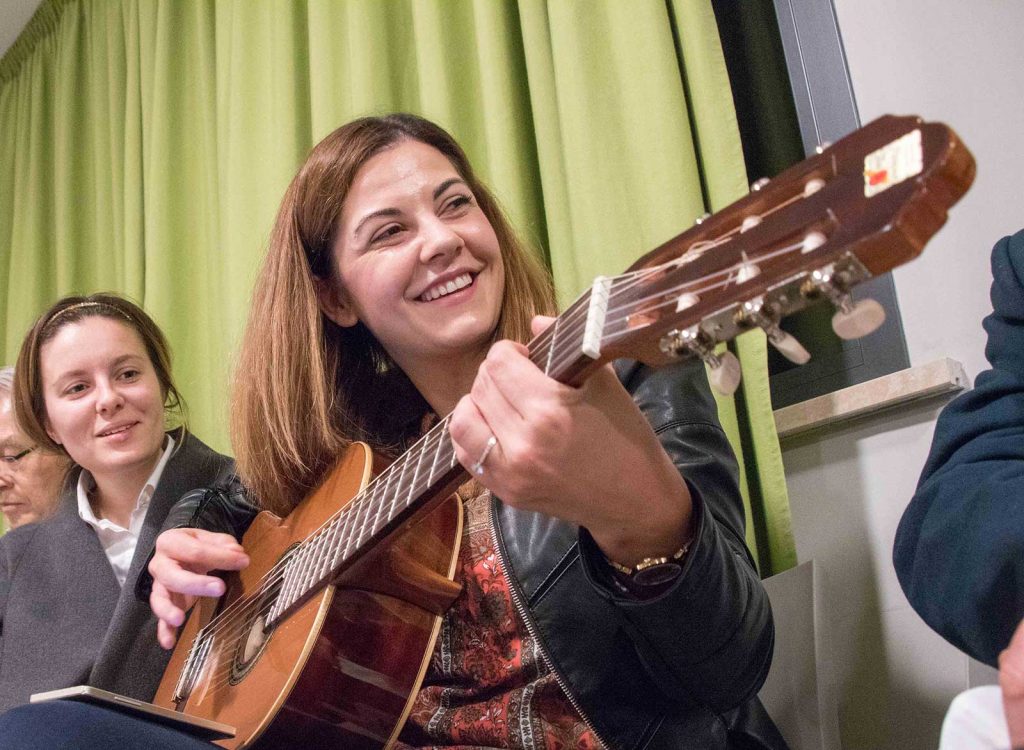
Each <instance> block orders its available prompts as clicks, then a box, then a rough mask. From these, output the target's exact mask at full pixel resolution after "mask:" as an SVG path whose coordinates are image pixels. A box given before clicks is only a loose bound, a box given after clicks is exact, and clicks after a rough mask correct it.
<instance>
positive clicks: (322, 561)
mask: <svg viewBox="0 0 1024 750" xmlns="http://www.w3.org/2000/svg"><path fill="white" fill-rule="evenodd" d="M327 532H328V528H327V527H326V526H322V527H321V528H320V529H319V530H318V531H317V532H316V546H315V553H316V554H315V557H314V562H315V565H314V568H313V582H314V583H316V582H317V581H319V580H320V579H321V578H323V577H324V573H326V572H327V571H328V569H329V568H330V567H331V561H330V557H328V555H327V554H326V547H327Z"/></svg>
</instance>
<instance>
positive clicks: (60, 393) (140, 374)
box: [0, 294, 233, 708]
mask: <svg viewBox="0 0 1024 750" xmlns="http://www.w3.org/2000/svg"><path fill="white" fill-rule="evenodd" d="M13 392H14V405H15V409H16V412H17V417H18V422H19V424H20V425H21V429H22V430H23V431H24V435H22V438H23V442H25V443H26V445H27V446H31V447H33V448H34V449H35V450H33V452H36V451H38V452H40V453H43V452H46V453H51V454H57V455H61V456H64V457H65V458H64V461H67V460H68V459H70V461H71V462H73V468H72V469H71V470H70V472H69V473H68V478H67V480H66V481H65V483H64V489H63V491H62V492H61V494H60V497H59V498H58V506H57V510H56V513H55V515H54V516H53V517H52V518H50V519H48V520H46V521H44V522H42V523H39V524H33V525H30V526H25V527H23V528H18V529H15V530H14V531H12V532H10V533H8V534H7V535H5V536H4V537H3V538H0V618H2V619H0V708H9V707H11V706H14V705H17V704H20V703H24V702H26V701H27V700H28V698H29V696H30V695H31V694H32V693H35V692H40V691H45V690H52V689H56V688H61V687H68V686H71V685H76V684H91V685H95V686H97V687H104V688H107V689H110V690H114V691H116V692H119V693H123V694H126V695H129V696H132V697H137V698H142V699H148V698H150V697H151V696H152V694H153V691H154V690H155V689H156V685H157V683H158V682H159V679H160V676H161V675H162V672H163V668H164V664H165V663H166V660H167V654H166V653H165V652H163V651H162V650H161V649H160V648H159V647H158V646H157V645H156V642H155V630H156V623H155V620H154V618H153V617H152V615H151V614H150V613H149V610H148V608H146V607H145V606H144V605H142V604H141V603H139V602H137V600H136V599H135V596H134V588H135V582H136V580H137V579H138V576H139V573H140V572H141V571H142V570H143V569H144V567H145V562H146V561H147V560H148V559H149V556H150V553H151V552H152V549H153V544H154V540H155V538H156V535H157V533H158V531H159V530H160V526H161V524H162V523H163V521H164V518H165V517H166V516H167V513H168V510H169V509H170V508H171V506H172V505H173V504H174V502H175V501H177V500H178V498H180V497H181V496H182V495H183V494H184V493H186V492H187V491H188V490H190V489H193V488H195V487H199V486H203V485H208V484H211V483H216V482H218V481H220V480H222V479H223V478H225V477H226V476H227V475H228V474H229V473H230V471H231V469H232V467H233V464H232V462H231V460H230V459H229V458H227V457H225V456H221V455H219V454H217V453H214V452H213V451H212V450H210V449H209V448H207V447H206V446H205V445H203V444H202V443H201V442H200V441H199V440H197V439H196V438H195V437H193V436H192V435H190V434H189V433H188V432H187V431H186V430H185V429H184V427H183V426H182V427H180V428H179V429H176V430H173V431H171V432H165V431H164V430H165V421H166V420H167V418H168V416H169V415H177V416H179V418H180V414H181V399H180V397H179V395H178V392H177V389H176V388H175V387H174V383H173V380H172V378H171V358H170V352H169V350H168V348H167V344H166V341H165V340H164V337H163V334H162V333H161V332H160V330H159V328H158V327H157V326H156V324H155V323H154V322H153V321H152V320H151V319H150V318H149V316H148V315H147V314H146V313H145V312H144V311H143V310H142V309H141V308H140V307H138V306H137V305H135V304H133V303H131V302H129V301H127V300H125V299H123V298H121V297H117V296H115V295H108V294H96V295H92V296H90V297H69V298H66V299H64V300H61V301H60V302H58V303H57V304H55V305H54V306H53V307H51V308H50V310H48V311H47V312H46V313H44V314H43V315H42V316H41V317H40V318H39V320H38V321H37V322H36V324H35V325H34V326H33V327H32V329H31V330H30V331H29V333H28V335H27V336H26V338H25V341H24V343H23V344H22V349H21V354H20V356H19V358H18V363H17V365H16V368H15V378H14V384H13ZM180 421H184V420H183V419H182V420H180ZM5 455H6V454H5ZM26 458H27V456H26V457H23V458H22V459H20V460H26ZM0 471H3V470H0ZM19 471H20V467H19Z"/></svg>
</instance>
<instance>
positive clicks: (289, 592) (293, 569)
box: [274, 547, 302, 616]
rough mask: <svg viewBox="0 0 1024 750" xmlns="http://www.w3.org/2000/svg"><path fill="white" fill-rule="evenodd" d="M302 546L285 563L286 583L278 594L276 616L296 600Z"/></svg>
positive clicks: (275, 605)
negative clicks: (297, 558) (294, 595)
mask: <svg viewBox="0 0 1024 750" xmlns="http://www.w3.org/2000/svg"><path fill="white" fill-rule="evenodd" d="M301 549H302V548H301V547H300V548H299V549H297V550H296V551H295V554H293V555H292V556H291V557H289V558H288V562H286V563H285V565H284V583H283V584H282V586H281V593H280V594H278V597H277V602H275V604H274V607H275V608H276V609H277V612H275V613H274V614H275V616H276V615H278V614H280V613H281V612H283V611H284V610H285V609H287V607H288V605H289V604H291V603H292V602H293V601H295V600H294V598H293V594H294V593H295V588H296V582H297V579H298V570H299V564H300V563H299V562H298V561H297V560H296V557H297V556H298V553H299V551H300V550H301Z"/></svg>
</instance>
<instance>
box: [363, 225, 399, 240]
mask: <svg viewBox="0 0 1024 750" xmlns="http://www.w3.org/2000/svg"><path fill="white" fill-rule="evenodd" d="M401 231H402V227H400V226H399V225H398V224H389V225H388V226H386V227H384V228H383V229H381V230H380V231H379V232H377V233H376V234H375V235H373V238H372V239H371V240H370V244H371V245H377V244H380V243H381V242H386V241H388V240H390V239H393V238H394V237H395V236H397V235H398V234H399V233H400V232H401Z"/></svg>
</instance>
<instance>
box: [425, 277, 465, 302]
mask: <svg viewBox="0 0 1024 750" xmlns="http://www.w3.org/2000/svg"><path fill="white" fill-rule="evenodd" d="M472 283H473V277H472V276H470V275H469V274H468V273H464V274H462V275H461V276H456V277H455V278H454V279H452V280H451V281H449V282H448V283H446V284H438V285H437V286H435V287H432V288H430V289H428V290H427V291H425V292H424V293H423V294H421V295H420V299H421V300H423V301H424V302H430V301H432V300H435V299H437V298H438V297H444V296H445V295H446V294H451V293H452V292H457V291H459V290H460V289H465V288H466V287H467V286H469V285H470V284H472Z"/></svg>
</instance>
